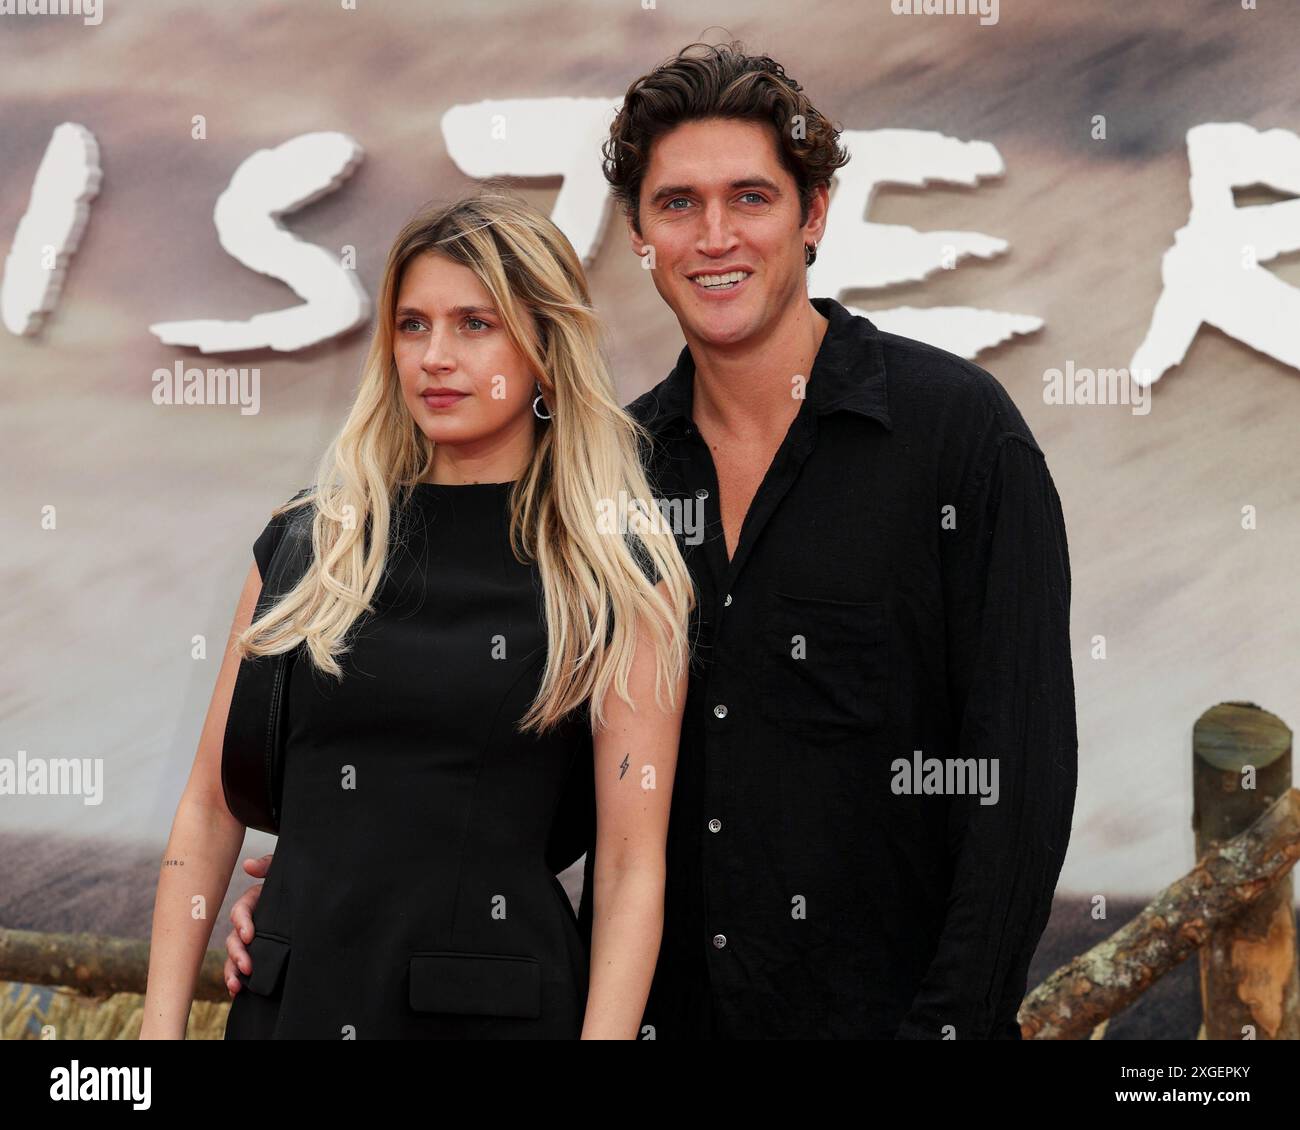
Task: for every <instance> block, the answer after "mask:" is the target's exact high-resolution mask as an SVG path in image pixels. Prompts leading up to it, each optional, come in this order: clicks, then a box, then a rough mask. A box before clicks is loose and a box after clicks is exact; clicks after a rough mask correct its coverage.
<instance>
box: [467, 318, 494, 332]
mask: <svg viewBox="0 0 1300 1130" xmlns="http://www.w3.org/2000/svg"><path fill="white" fill-rule="evenodd" d="M465 321H466V322H477V323H478V324H479V325H480V326H482V327H483V328H484V329H489V328H490V327H489V326H488V324H487V322H485V321H483V319H482V318H475V317H473V316H471V317H468V318H466V319H465Z"/></svg>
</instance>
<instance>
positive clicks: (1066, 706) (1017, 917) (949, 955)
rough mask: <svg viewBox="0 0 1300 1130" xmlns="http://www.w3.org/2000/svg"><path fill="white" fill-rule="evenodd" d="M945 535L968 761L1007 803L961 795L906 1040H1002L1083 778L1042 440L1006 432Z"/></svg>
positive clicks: (1055, 506) (1043, 919)
mask: <svg viewBox="0 0 1300 1130" xmlns="http://www.w3.org/2000/svg"><path fill="white" fill-rule="evenodd" d="M945 536H951V538H952V540H951V541H950V542H948V543H946V544H945V547H944V564H943V569H944V587H945V594H944V596H945V604H946V608H947V615H948V639H947V644H948V681H949V687H950V690H951V696H952V703H953V708H954V711H955V712H956V717H957V719H958V721H959V731H958V732H959V735H960V737H959V742H958V754H957V756H960V757H962V758H976V759H996V760H997V765H998V776H997V780H998V795H997V802H996V803H995V804H990V805H985V804H981V803H980V800H981V798H980V796H979V795H972V794H967V795H963V796H954V797H951V798H949V804H950V808H949V818H948V847H949V851H950V852H951V854H952V862H953V880H952V888H951V891H950V894H949V898H948V908H947V915H946V918H945V921H944V926H943V931H942V934H941V936H940V940H939V946H938V950H937V952H936V954H935V956H934V958H933V960H932V962H931V964H930V967H929V969H928V971H927V972H926V975H925V978H924V979H923V981H922V984H921V988H920V990H919V992H918V993H917V995H916V997H915V999H914V1000H913V1002H912V1006H911V1008H910V1009H909V1011H908V1013H907V1015H906V1017H905V1018H904V1020H903V1023H902V1025H901V1026H900V1028H899V1030H898V1033H897V1036H896V1038H897V1039H903V1040H940V1039H944V1038H945V1037H946V1036H950V1035H951V1036H955V1038H956V1039H959V1040H961V1039H988V1038H989V1037H990V1035H991V1034H992V1027H991V1026H992V1024H993V1022H994V1020H995V1018H996V1014H997V1012H998V1009H999V1006H1002V1007H1005V1004H1004V1002H1005V1001H1006V1000H1007V999H1008V996H1009V995H1010V996H1014V997H1015V998H1016V1000H1017V1001H1018V1000H1019V999H1020V996H1022V995H1023V990H1024V984H1023V980H1021V983H1020V984H1019V985H1018V986H1012V985H1011V983H1010V982H1011V981H1012V980H1013V979H1017V978H1020V979H1023V977H1024V970H1025V968H1026V967H1027V964H1028V961H1027V958H1028V956H1029V955H1030V954H1032V952H1033V949H1034V947H1035V946H1036V945H1037V943H1038V939H1039V937H1040V936H1041V935H1042V932H1043V928H1044V927H1045V926H1046V924H1047V918H1048V915H1049V913H1050V911H1051V905H1052V893H1053V891H1054V890H1055V887H1056V880H1057V876H1058V875H1059V874H1060V871H1061V865H1062V863H1063V862H1064V859H1065V851H1066V847H1067V845H1068V843H1069V839H1070V820H1071V816H1072V814H1073V811H1074V795H1075V784H1076V780H1077V773H1078V766H1077V762H1078V738H1077V735H1076V730H1075V708H1074V678H1073V667H1072V663H1071V659H1070V562H1069V550H1068V546H1067V544H1066V536H1065V520H1064V517H1063V515H1062V513H1061V502H1060V498H1059V497H1058V496H1057V493H1056V488H1055V486H1054V484H1053V483H1052V478H1051V475H1050V473H1049V472H1048V469H1047V465H1046V462H1045V461H1044V458H1043V455H1042V452H1041V451H1039V450H1038V449H1037V448H1036V447H1035V446H1034V445H1033V444H1032V441H1028V440H1026V438H1025V437H1023V436H1021V435H1019V434H1017V433H1014V432H1009V433H1006V434H1004V435H1003V436H1002V437H1001V438H1000V441H999V442H998V443H997V446H996V448H995V450H994V453H993V456H992V459H991V464H990V466H989V469H988V471H987V472H986V473H984V474H983V475H982V476H980V478H979V479H978V480H977V481H976V482H974V483H972V484H971V487H970V488H969V489H968V493H967V496H966V497H965V498H964V500H963V501H962V502H960V503H959V504H958V510H957V529H956V530H955V531H951V534H950V535H949V534H948V533H945ZM927 752H928V751H927ZM976 764H979V761H978V760H977V762H976ZM1022 955H1023V959H1022ZM1013 990H1014V991H1013ZM950 1027H951V1030H949V1028H950Z"/></svg>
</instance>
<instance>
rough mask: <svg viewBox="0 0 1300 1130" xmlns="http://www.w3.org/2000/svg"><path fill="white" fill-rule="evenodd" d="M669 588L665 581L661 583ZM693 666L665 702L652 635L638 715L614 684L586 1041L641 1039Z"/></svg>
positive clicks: (637, 673) (639, 674)
mask: <svg viewBox="0 0 1300 1130" xmlns="http://www.w3.org/2000/svg"><path fill="white" fill-rule="evenodd" d="M657 587H658V588H659V590H660V591H661V592H664V593H665V595H667V593H666V586H665V585H664V583H663V582H662V581H661V582H660V583H659V585H658V586H657ZM686 682H687V680H686V673H685V671H683V674H682V678H681V680H680V681H679V683H678V686H677V698H676V705H675V707H674V708H673V709H670V710H660V709H659V706H658V704H657V703H656V702H655V655H654V647H653V645H652V644H651V643H650V641H649V639H648V638H647V637H646V635H645V634H644V633H639V634H638V638H637V648H636V654H635V657H634V658H633V661H632V668H631V671H630V673H629V675H628V685H627V691H628V697H629V698H630V699H631V700H632V702H633V703H635V704H636V711H635V712H633V710H632V709H631V707H629V706H628V704H627V703H626V702H624V701H623V699H622V698H620V697H619V695H618V693H617V692H616V691H614V690H613V689H611V690H610V692H609V694H608V695H607V696H606V700H605V703H604V713H605V717H606V725H605V728H604V729H603V730H601V731H599V732H597V734H596V735H595V739H594V745H595V771H596V865H595V869H594V875H593V878H592V883H593V886H594V892H593V893H594V901H593V904H592V916H593V917H592V936H591V973H590V983H589V986H588V991H587V1011H586V1015H585V1017H584V1020H583V1025H582V1039H584V1040H607V1039H614V1040H635V1039H636V1038H637V1035H638V1031H639V1028H640V1025H641V1017H642V1014H643V1013H644V1012H645V1005H646V1000H647V998H648V997H649V995H650V982H651V980H652V979H653V976H654V969H655V963H656V961H657V960H658V958H659V944H660V942H661V940H662V938H663V921H664V917H663V916H664V872H665V845H666V843H667V839H668V812H669V807H670V804H671V801H672V793H673V776H674V774H675V773H676V770H677V745H678V742H679V741H680V739H681V724H682V708H683V706H684V704H685V698H686Z"/></svg>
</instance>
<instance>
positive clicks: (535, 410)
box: [533, 383, 551, 420]
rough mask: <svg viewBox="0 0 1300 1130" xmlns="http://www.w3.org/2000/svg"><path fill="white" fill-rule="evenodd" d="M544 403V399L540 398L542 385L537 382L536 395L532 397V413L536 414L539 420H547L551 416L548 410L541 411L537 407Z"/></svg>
mask: <svg viewBox="0 0 1300 1130" xmlns="http://www.w3.org/2000/svg"><path fill="white" fill-rule="evenodd" d="M545 403H546V401H544V400H543V399H542V386H541V384H540V383H539V384H538V385H537V395H536V396H535V397H533V415H534V416H536V417H537V418H538V419H539V420H549V419H550V418H551V414H550V413H549V412H546V413H543V412H542V411H541V410H540V409H539V407H538V405H541V404H545Z"/></svg>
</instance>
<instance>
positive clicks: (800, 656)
mask: <svg viewBox="0 0 1300 1130" xmlns="http://www.w3.org/2000/svg"><path fill="white" fill-rule="evenodd" d="M772 596H773V602H772V604H771V606H770V614H769V616H768V623H767V624H766V625H765V626H764V629H763V631H762V633H761V640H762V645H763V646H762V656H761V660H760V663H759V668H758V679H759V691H760V693H761V695H762V710H763V713H764V715H765V717H767V718H768V719H769V720H770V721H771V722H773V723H774V724H775V725H776V726H778V727H779V728H780V729H781V730H783V731H784V732H786V733H789V734H796V735H799V736H801V737H813V738H818V739H820V740H822V741H825V742H830V743H839V742H845V741H849V740H851V739H853V738H855V737H858V736H860V735H865V734H870V733H874V732H876V731H879V730H881V729H882V728H883V727H884V725H885V721H886V713H887V707H888V693H889V674H890V672H889V625H888V619H887V617H886V607H885V603H884V602H883V601H865V602H864V601H846V600H833V599H828V598H825V597H820V596H801V595H797V594H794V593H785V592H774V593H773V594H772Z"/></svg>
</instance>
